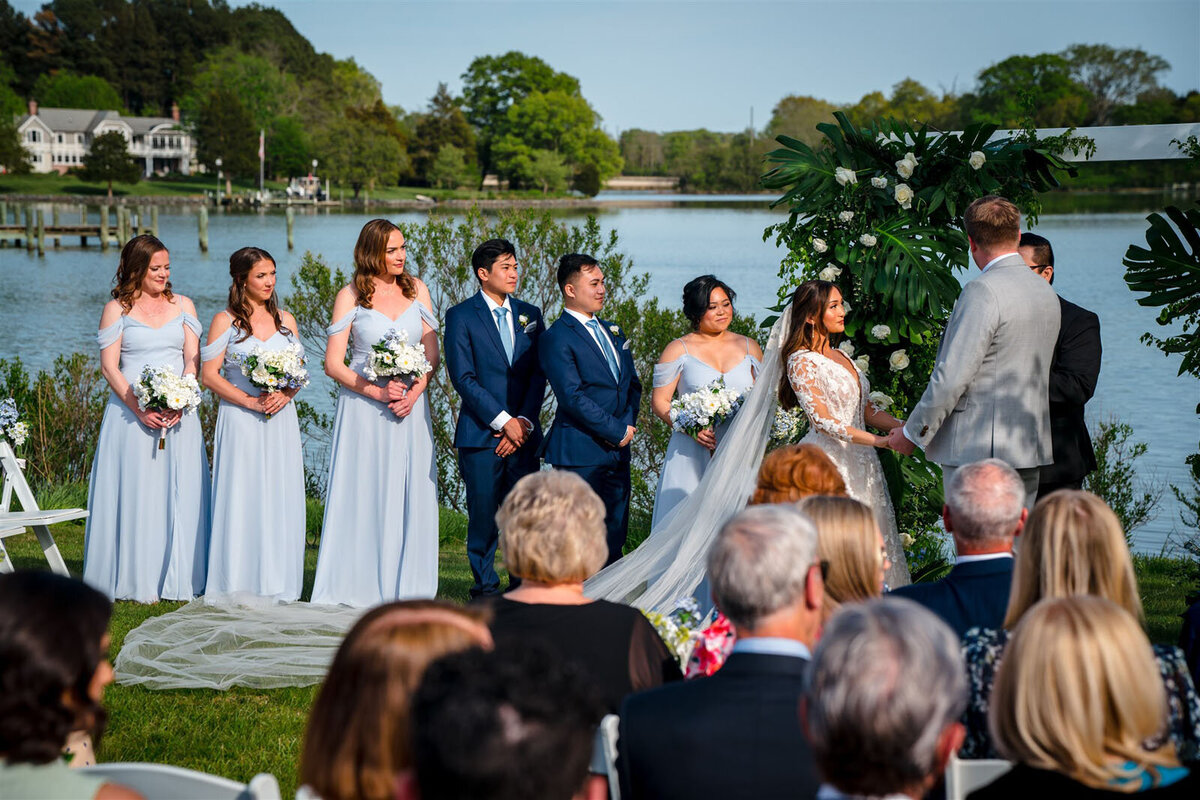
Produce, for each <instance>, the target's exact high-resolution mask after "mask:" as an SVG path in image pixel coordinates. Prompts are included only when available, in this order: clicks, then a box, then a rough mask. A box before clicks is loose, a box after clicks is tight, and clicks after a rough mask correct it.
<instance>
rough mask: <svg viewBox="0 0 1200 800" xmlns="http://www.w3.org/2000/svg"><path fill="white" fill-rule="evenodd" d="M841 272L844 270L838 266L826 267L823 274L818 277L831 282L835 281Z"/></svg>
mask: <svg viewBox="0 0 1200 800" xmlns="http://www.w3.org/2000/svg"><path fill="white" fill-rule="evenodd" d="M841 274H842V271H841V270H840V269H839V268H837V267H826V268H825V269H823V270H821V274H820V275H818V276H817V277H818V278H820V279H821V280H823V281H829V282H830V283H833V282H834V281H836V280H837V279H838V276H839V275H841Z"/></svg>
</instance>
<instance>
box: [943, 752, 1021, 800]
mask: <svg viewBox="0 0 1200 800" xmlns="http://www.w3.org/2000/svg"><path fill="white" fill-rule="evenodd" d="M1012 768H1013V765H1012V762H1010V761H1005V760H1003V759H1000V758H968V759H961V758H959V757H958V756H951V757H950V763H949V764H947V765H946V800H966V797H967V795H969V794H970V793H971V792H973V791H975V790H976V789H980V788H983V787H984V786H987V785H988V784H989V783H991V782H992V781H994V780H996V778H999V777H1000V776H1001V775H1003V774H1004V773H1006V772H1008V771H1009V770H1010V769H1012Z"/></svg>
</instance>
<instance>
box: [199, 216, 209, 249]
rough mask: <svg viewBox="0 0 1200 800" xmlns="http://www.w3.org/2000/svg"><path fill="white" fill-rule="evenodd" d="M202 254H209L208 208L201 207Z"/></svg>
mask: <svg viewBox="0 0 1200 800" xmlns="http://www.w3.org/2000/svg"><path fill="white" fill-rule="evenodd" d="M200 252H201V253H207V252H208V208H207V207H206V206H200Z"/></svg>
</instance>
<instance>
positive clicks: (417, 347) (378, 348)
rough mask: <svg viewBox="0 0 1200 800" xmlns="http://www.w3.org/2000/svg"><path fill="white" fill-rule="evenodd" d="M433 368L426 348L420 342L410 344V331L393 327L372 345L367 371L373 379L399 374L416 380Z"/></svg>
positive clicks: (370, 378)
mask: <svg viewBox="0 0 1200 800" xmlns="http://www.w3.org/2000/svg"><path fill="white" fill-rule="evenodd" d="M432 369H433V365H432V364H430V363H429V360H428V359H427V358H425V348H424V347H422V346H421V344H420V343H417V344H409V343H408V331H397V330H396V329H395V328H392V329H391V330H389V331H388V332H387V333H385V334H384V335H383V338H382V339H380V340H379V341H378V342H376V343H375V344H373V345H372V346H371V352H370V354H369V355H368V356H367V366H366V369H365V373H366V376H367V379H368V380H372V381H374V380H378V379H379V378H393V377H397V376H399V377H404V378H409V379H413V380H415V379H417V378H419V377H421V376H422V375H424V374H425V373H426V372H429V371H430V370H432Z"/></svg>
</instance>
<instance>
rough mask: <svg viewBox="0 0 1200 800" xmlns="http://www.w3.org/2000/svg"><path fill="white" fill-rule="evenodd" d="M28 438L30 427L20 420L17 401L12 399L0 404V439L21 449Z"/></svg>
mask: <svg viewBox="0 0 1200 800" xmlns="http://www.w3.org/2000/svg"><path fill="white" fill-rule="evenodd" d="M28 436H29V426H28V425H26V424H25V423H24V422H21V421H20V419H19V414H18V413H17V401H16V400H14V399H13V398H11V397H10V398H8V399H7V400H5V401H4V402H3V403H0V439H7V440H8V441H9V443H10V444H11V445H12V446H13V447H20V446H21V445H23V444H25V439H26V438H27V437H28Z"/></svg>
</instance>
